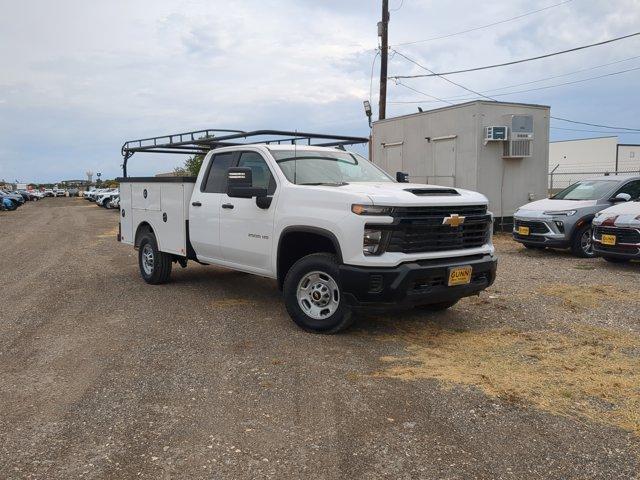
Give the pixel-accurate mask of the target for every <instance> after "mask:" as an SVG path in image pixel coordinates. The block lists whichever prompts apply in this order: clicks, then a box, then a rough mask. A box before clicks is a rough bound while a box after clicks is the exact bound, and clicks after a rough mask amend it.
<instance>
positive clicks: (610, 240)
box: [602, 235, 616, 245]
mask: <svg viewBox="0 0 640 480" xmlns="http://www.w3.org/2000/svg"><path fill="white" fill-rule="evenodd" d="M602 243H603V244H604V245H615V244H616V236H615V235H602Z"/></svg>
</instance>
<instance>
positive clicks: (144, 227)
mask: <svg viewBox="0 0 640 480" xmlns="http://www.w3.org/2000/svg"><path fill="white" fill-rule="evenodd" d="M145 233H153V228H151V225H149V224H148V223H147V222H142V223H141V224H140V225H138V229H137V230H136V237H135V238H136V240H135V242H134V244H133V245H134V247H135V248H138V247H139V246H140V239H141V238H142V236H143V235H144V234H145Z"/></svg>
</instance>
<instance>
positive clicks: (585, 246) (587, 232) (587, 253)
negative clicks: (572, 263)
mask: <svg viewBox="0 0 640 480" xmlns="http://www.w3.org/2000/svg"><path fill="white" fill-rule="evenodd" d="M592 235H593V232H592V230H591V224H587V225H583V226H582V227H580V228H579V229H578V230H577V231H576V232H575V233H574V234H573V240H572V241H571V253H573V254H574V255H575V256H576V257H581V258H593V257H595V252H594V251H593V240H592V238H591V237H592Z"/></svg>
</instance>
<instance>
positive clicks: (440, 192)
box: [405, 188, 460, 197]
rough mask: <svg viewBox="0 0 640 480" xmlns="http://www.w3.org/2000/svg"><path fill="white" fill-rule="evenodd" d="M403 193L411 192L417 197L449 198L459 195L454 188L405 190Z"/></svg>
mask: <svg viewBox="0 0 640 480" xmlns="http://www.w3.org/2000/svg"><path fill="white" fill-rule="evenodd" d="M405 192H411V193H413V194H414V195H417V196H419V197H451V196H456V195H460V193H459V192H458V191H457V190H456V189H455V188H407V189H405Z"/></svg>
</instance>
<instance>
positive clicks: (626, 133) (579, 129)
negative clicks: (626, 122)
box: [549, 126, 640, 135]
mask: <svg viewBox="0 0 640 480" xmlns="http://www.w3.org/2000/svg"><path fill="white" fill-rule="evenodd" d="M549 128H552V129H553V130H566V131H569V132H589V133H604V134H611V133H616V134H618V135H638V134H640V132H623V131H615V130H614V131H605V130H585V129H583V128H562V127H553V126H551V127H549Z"/></svg>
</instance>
